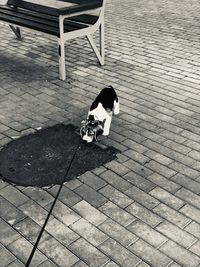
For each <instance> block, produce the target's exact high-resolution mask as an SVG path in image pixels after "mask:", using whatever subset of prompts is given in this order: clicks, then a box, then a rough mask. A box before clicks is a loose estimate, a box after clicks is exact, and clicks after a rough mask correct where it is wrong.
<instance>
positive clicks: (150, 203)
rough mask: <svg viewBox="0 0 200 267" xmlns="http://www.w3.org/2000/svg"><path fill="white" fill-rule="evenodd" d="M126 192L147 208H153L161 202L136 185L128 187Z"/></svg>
mask: <svg viewBox="0 0 200 267" xmlns="http://www.w3.org/2000/svg"><path fill="white" fill-rule="evenodd" d="M125 194H126V195H128V196H129V197H130V198H132V199H133V200H135V201H137V202H138V203H140V204H142V205H143V206H145V207H146V208H147V209H152V208H154V207H155V206H157V205H158V204H159V203H160V202H159V201H158V200H157V199H155V198H154V197H152V196H150V195H149V194H147V193H145V192H144V191H142V190H140V189H139V188H137V187H135V186H132V187H131V188H130V189H128V190H127V191H126V192H125Z"/></svg>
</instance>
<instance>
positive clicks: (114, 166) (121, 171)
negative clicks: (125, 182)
mask: <svg viewBox="0 0 200 267" xmlns="http://www.w3.org/2000/svg"><path fill="white" fill-rule="evenodd" d="M105 167H106V168H107V169H110V170H111V171H114V172H115V173H117V174H118V175H121V176H123V175H125V174H126V173H128V172H129V169H128V168H127V167H125V166H124V165H123V164H121V163H119V162H117V161H114V160H113V161H111V162H108V163H106V164H105Z"/></svg>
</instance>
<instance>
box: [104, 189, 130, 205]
mask: <svg viewBox="0 0 200 267" xmlns="http://www.w3.org/2000/svg"><path fill="white" fill-rule="evenodd" d="M99 192H100V193H101V194H102V195H104V196H105V197H107V198H108V199H109V200H110V201H112V202H113V203H115V204H117V205H118V206H119V207H121V208H125V207H127V206H128V205H130V204H131V203H132V202H133V201H134V200H133V199H131V198H129V197H128V196H127V195H128V194H127V191H126V192H125V194H123V193H121V192H120V191H118V190H117V189H115V188H114V187H112V186H111V185H107V186H105V187H104V188H102V189H101V190H99Z"/></svg>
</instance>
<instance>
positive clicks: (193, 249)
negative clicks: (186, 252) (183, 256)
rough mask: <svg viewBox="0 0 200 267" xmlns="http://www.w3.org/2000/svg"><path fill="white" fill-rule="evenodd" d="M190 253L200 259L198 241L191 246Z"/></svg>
mask: <svg viewBox="0 0 200 267" xmlns="http://www.w3.org/2000/svg"><path fill="white" fill-rule="evenodd" d="M190 251H192V252H193V253H195V254H196V255H197V256H199V257H200V241H197V242H196V243H195V244H194V245H192V246H191V247H190Z"/></svg>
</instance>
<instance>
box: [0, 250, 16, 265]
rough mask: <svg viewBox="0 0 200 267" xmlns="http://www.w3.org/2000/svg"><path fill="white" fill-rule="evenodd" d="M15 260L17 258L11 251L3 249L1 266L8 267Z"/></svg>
mask: <svg viewBox="0 0 200 267" xmlns="http://www.w3.org/2000/svg"><path fill="white" fill-rule="evenodd" d="M14 260H15V256H14V255H13V254H12V253H10V251H9V250H7V249H6V248H1V249H0V261H1V266H2V267H6V266H7V265H8V264H9V263H11V262H12V261H14Z"/></svg>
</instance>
